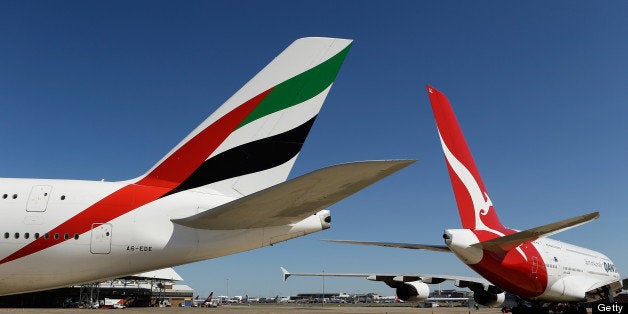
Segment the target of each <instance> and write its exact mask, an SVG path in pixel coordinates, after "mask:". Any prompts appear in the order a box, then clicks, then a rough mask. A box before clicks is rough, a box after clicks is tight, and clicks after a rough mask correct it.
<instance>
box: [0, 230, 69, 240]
mask: <svg viewBox="0 0 628 314" xmlns="http://www.w3.org/2000/svg"><path fill="white" fill-rule="evenodd" d="M10 237H11V234H10V233H8V232H5V233H4V238H5V239H9V238H10ZM13 237H14V238H15V239H19V238H20V237H24V239H29V238H30V237H31V234H30V233H28V232H26V233H24V235H21V234H20V233H19V232H16V233H14V234H13ZM40 237H43V238H44V239H46V240H48V239H50V238H51V237H52V238H53V239H55V240H59V238H60V237H61V235H60V234H59V233H55V234H53V235H52V236H51V235H50V233H44V234H43V236H41V235H40V234H39V232H35V233H34V234H33V238H35V239H39V238H40ZM72 237H73V238H74V240H78V239H79V234H78V233H75V234H74V236H72ZM63 239H65V240H69V239H70V234H69V233H65V234H63Z"/></svg>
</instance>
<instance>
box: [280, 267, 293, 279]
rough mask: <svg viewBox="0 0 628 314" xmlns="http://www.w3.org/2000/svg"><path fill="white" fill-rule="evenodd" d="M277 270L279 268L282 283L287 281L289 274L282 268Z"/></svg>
mask: <svg viewBox="0 0 628 314" xmlns="http://www.w3.org/2000/svg"><path fill="white" fill-rule="evenodd" d="M279 268H281V272H282V273H283V275H282V277H283V281H286V280H288V277H290V275H291V274H290V272H289V271H288V270H287V269H285V268H283V267H279Z"/></svg>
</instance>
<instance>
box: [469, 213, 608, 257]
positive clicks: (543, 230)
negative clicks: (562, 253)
mask: <svg viewBox="0 0 628 314" xmlns="http://www.w3.org/2000/svg"><path fill="white" fill-rule="evenodd" d="M599 217H600V213H599V212H594V213H590V214H586V215H582V216H578V217H574V218H569V219H565V220H561V221H558V222H554V223H551V224H547V225H544V226H540V227H536V228H532V229H528V230H524V231H519V232H517V233H513V234H509V235H507V236H503V237H499V238H495V239H492V240H488V241H484V242H479V243H475V244H473V245H471V246H472V247H478V248H482V249H484V250H488V251H492V252H508V251H510V250H512V249H514V248H516V247H518V246H519V245H521V244H523V243H525V242H530V241H534V240H536V239H538V238H542V237H547V236H550V235H552V234H556V233H559V232H562V231H565V230H568V229H571V228H574V227H577V226H579V225H582V224H585V223H587V222H589V221H591V220H594V219H597V218H599Z"/></svg>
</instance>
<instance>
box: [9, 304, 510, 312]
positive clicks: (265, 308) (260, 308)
mask: <svg viewBox="0 0 628 314" xmlns="http://www.w3.org/2000/svg"><path fill="white" fill-rule="evenodd" d="M112 311H113V312H114V313H115V312H116V311H122V312H124V313H126V314H129V313H138V314H139V313H151V314H152V313H157V314H170V313H177V314H179V313H181V314H192V313H196V314H198V313H212V314H214V313H227V314H237V313H244V314H256V313H260V314H275V313H276V314H284V313H285V314H288V313H306V314H333V313H347V314H403V313H434V314H436V313H449V314H471V313H472V314H489V313H491V314H492V313H501V308H492V309H479V310H474V309H468V308H463V307H453V308H449V307H448V308H446V307H439V308H414V307H410V306H353V305H349V306H338V305H331V304H330V305H325V306H324V307H323V306H321V305H320V304H319V305H311V306H310V305H290V304H288V305H251V306H248V305H230V306H220V307H218V308H185V307H167V308H154V307H152V308H151V307H145V308H126V309H121V310H106V309H95V310H90V309H41V308H37V309H0V314H2V313H19V314H27V313H28V314H31V313H32V314H35V313H41V314H48V313H54V314H58V313H75V314H79V313H88V314H92V313H93V314H97V313H109V314H111V313H112Z"/></svg>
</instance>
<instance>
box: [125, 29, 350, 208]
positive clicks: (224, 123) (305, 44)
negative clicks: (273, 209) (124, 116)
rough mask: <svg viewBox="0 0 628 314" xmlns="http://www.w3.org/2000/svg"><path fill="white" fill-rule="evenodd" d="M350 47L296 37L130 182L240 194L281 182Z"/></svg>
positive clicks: (347, 43)
mask: <svg viewBox="0 0 628 314" xmlns="http://www.w3.org/2000/svg"><path fill="white" fill-rule="evenodd" d="M350 46H351V40H347V39H338V38H320V37H316V38H314V37H310V38H301V39H298V40H296V41H295V42H293V43H292V44H291V45H290V46H289V47H288V48H286V49H285V50H284V51H283V52H282V53H281V54H279V55H278V56H277V57H276V58H275V59H274V60H273V61H272V62H270V63H269V64H268V65H267V66H266V67H265V68H264V69H262V70H261V71H260V72H259V73H258V74H257V75H255V76H254V77H253V78H252V79H251V80H250V81H249V82H248V83H246V84H245V85H244V86H243V87H242V88H241V89H240V90H239V91H237V92H236V93H235V94H234V95H233V96H232V97H231V98H229V99H228V100H227V101H226V102H225V103H224V104H223V105H222V106H220V107H219V108H218V109H217V110H216V111H215V112H214V113H213V114H212V115H210V116H209V117H208V118H207V119H206V120H205V121H203V123H201V125H199V126H198V127H197V128H196V129H194V130H193V131H192V132H191V133H190V134H189V135H188V136H187V137H186V138H184V139H183V141H181V142H180V143H179V144H178V145H177V146H176V147H174V148H173V149H172V150H171V151H170V152H169V153H168V154H167V155H166V156H164V157H163V158H162V159H161V160H160V161H159V162H158V163H157V164H155V166H154V167H153V168H152V169H150V170H149V171H148V172H147V173H146V174H144V175H143V176H142V177H140V178H139V179H138V181H137V183H138V184H140V185H148V186H157V187H162V188H165V189H166V190H167V191H169V192H168V193H167V194H166V195H169V194H173V193H177V192H181V191H185V190H189V189H196V188H201V187H206V188H207V187H208V188H211V189H213V190H217V191H220V192H222V193H224V194H228V195H232V196H234V197H239V196H243V195H249V194H252V193H254V192H257V191H260V190H263V189H264V188H267V187H269V186H273V185H275V184H277V183H280V182H283V181H285V180H286V178H287V177H288V174H289V173H290V170H291V169H292V166H293V165H294V162H295V160H296V158H297V156H298V154H299V151H300V150H301V147H302V145H303V143H304V141H305V138H306V137H307V135H308V132H309V130H310V128H311V127H312V124H313V123H314V120H315V118H316V116H317V115H318V112H319V110H320V109H321V106H322V105H323V102H324V100H325V98H326V96H327V93H328V92H329V90H330V89H331V86H332V85H333V82H334V80H335V78H336V75H337V74H338V71H339V69H340V66H341V65H342V63H343V61H344V59H345V56H346V55H347V52H348V51H349V48H350Z"/></svg>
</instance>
